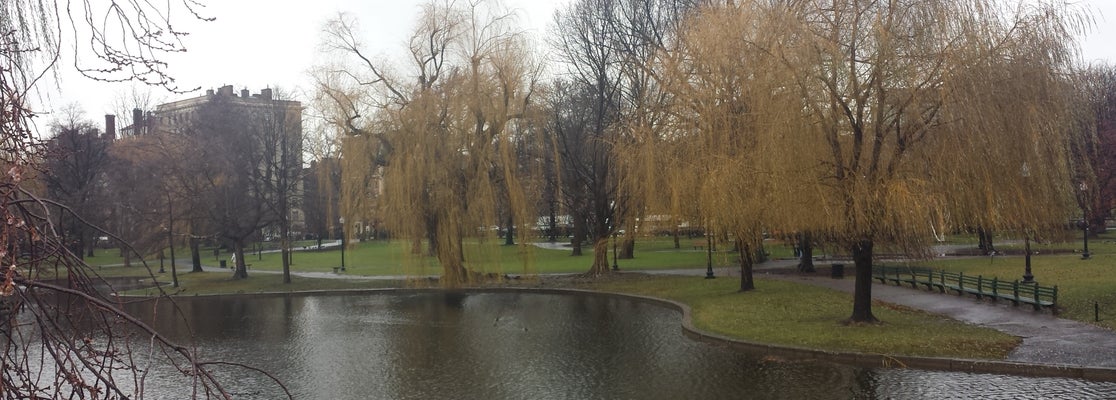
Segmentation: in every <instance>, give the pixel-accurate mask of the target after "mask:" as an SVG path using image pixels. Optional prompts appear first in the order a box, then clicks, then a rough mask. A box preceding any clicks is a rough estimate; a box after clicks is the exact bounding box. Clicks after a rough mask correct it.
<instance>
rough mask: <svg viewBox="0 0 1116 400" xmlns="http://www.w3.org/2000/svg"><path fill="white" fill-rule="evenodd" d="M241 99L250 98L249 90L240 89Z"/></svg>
mask: <svg viewBox="0 0 1116 400" xmlns="http://www.w3.org/2000/svg"><path fill="white" fill-rule="evenodd" d="M240 97H243V98H246V99H247V98H248V89H240Z"/></svg>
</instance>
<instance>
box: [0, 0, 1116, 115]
mask: <svg viewBox="0 0 1116 400" xmlns="http://www.w3.org/2000/svg"><path fill="white" fill-rule="evenodd" d="M0 1H2V0H0ZM569 1H571V0H505V4H507V5H508V6H509V7H512V8H515V9H519V10H521V12H522V16H523V21H522V22H523V25H524V26H525V27H526V28H527V29H529V30H531V31H533V32H535V33H536V34H539V35H543V34H545V30H546V26H547V25H548V24H549V23H550V21H551V20H552V15H553V12H554V10H555V9H556V8H557V7H558V6H559V5H564V4H567V3H569ZM204 2H205V3H206V4H207V7H206V9H205V10H204V11H203V14H205V15H206V16H214V17H216V18H217V20H216V21H214V22H208V23H203V22H198V21H183V19H182V18H180V19H179V21H177V24H178V25H176V26H175V28H176V29H178V30H186V31H188V32H190V33H191V34H190V36H189V37H187V39H186V43H185V44H186V46H187V48H188V52H187V53H184V54H179V55H175V57H173V58H170V59H168V60H167V61H169V62H170V67H169V70H168V71H169V72H170V73H171V74H172V75H173V76H174V77H175V78H176V79H177V80H178V83H179V86H180V87H181V88H194V87H200V88H201V89H200V90H199V91H198V92H194V93H190V94H186V95H175V94H170V93H163V92H162V91H158V92H153V97H154V99H155V100H156V102H157V103H158V102H165V101H172V100H177V99H182V98H188V97H193V96H197V95H200V94H201V93H204V91H205V89H215V88H217V87H219V86H223V85H226V84H228V85H233V86H234V88H235V89H236V90H237V91H239V90H240V89H243V88H248V89H249V90H251V91H252V92H253V93H258V92H259V90H260V89H262V88H265V87H281V88H285V89H292V90H295V91H296V97H303V96H301V95H299V94H298V93H297V91H298V90H308V89H309V88H310V84H309V82H310V80H309V79H308V78H307V74H308V70H309V69H310V67H311V66H313V65H314V64H315V60H316V59H318V58H319V52H318V43H319V42H320V39H321V34H320V31H321V27H322V25H323V24H324V23H325V21H326V20H328V19H329V18H331V17H333V16H336V15H337V13H338V12H342V11H344V12H349V13H352V14H353V15H354V16H356V17H357V18H358V21H359V24H360V27H361V30H362V31H363V32H364V33H365V34H366V35H365V38H366V43H367V44H368V45H369V47H371V48H373V51H374V52H375V53H382V54H385V55H391V54H394V53H396V52H399V51H402V49H403V46H404V42H405V39H406V38H407V36H408V34H409V33H410V32H411V30H412V27H413V23H414V20H415V18H416V16H417V15H418V11H419V5H420V4H422V3H423V2H424V1H423V0H386V1H385V0H206V1H204ZM1077 3H1079V4H1081V5H1082V6H1085V7H1089V8H1091V9H1094V10H1096V11H1097V12H1099V14H1100V16H1099V17H1097V21H1096V25H1097V26H1096V30H1095V31H1094V32H1093V33H1092V34H1090V35H1089V36H1087V37H1086V38H1085V41H1084V42H1083V45H1082V49H1083V56H1084V58H1085V60H1086V61H1094V60H1105V61H1107V62H1110V63H1116V0H1080V1H1078V2H1077ZM184 22H189V23H184ZM182 25H185V26H182ZM62 65H63V66H64V67H63V68H64V71H63V73H62V75H61V77H62V83H61V85H60V86H62V87H63V90H59V91H50V92H49V93H47V96H48V99H47V100H46V102H47V103H48V104H50V105H51V106H52V107H54V108H57V107H61V106H62V105H64V104H69V103H75V102H76V103H78V104H79V105H81V106H82V108H83V109H84V110H85V112H86V116H87V117H88V118H89V119H91V120H93V121H98V122H99V121H102V120H101V118H102V117H101V116H102V115H103V114H106V113H111V112H113V111H114V110H112V103H113V101H114V99H115V98H117V97H119V96H122V93H125V92H127V91H129V86H128V84H120V83H117V84H105V83H98V82H93V81H90V80H89V79H85V78H83V77H81V76H79V75H77V74H76V73H75V72H73V71H72V69H73V68H72V67H66V66H69V65H71V64H67V63H63V64H62ZM302 100H305V98H304V97H303V98H302ZM50 119H51V117H50V116H47V117H46V118H45V119H44V120H50ZM44 120H40V123H42V122H43V121H44ZM126 124H127V122H124V125H126ZM120 126H123V125H120Z"/></svg>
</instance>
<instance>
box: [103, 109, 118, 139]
mask: <svg viewBox="0 0 1116 400" xmlns="http://www.w3.org/2000/svg"><path fill="white" fill-rule="evenodd" d="M105 136H106V137H108V139H109V141H113V140H116V116H115V115H112V114H105Z"/></svg>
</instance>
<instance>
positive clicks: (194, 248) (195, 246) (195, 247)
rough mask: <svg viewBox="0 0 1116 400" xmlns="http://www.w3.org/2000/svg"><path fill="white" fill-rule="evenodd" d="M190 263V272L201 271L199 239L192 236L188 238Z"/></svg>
mask: <svg viewBox="0 0 1116 400" xmlns="http://www.w3.org/2000/svg"><path fill="white" fill-rule="evenodd" d="M190 263H191V264H193V269H191V270H190V272H202V264H201V241H199V240H198V238H194V237H191V238H190Z"/></svg>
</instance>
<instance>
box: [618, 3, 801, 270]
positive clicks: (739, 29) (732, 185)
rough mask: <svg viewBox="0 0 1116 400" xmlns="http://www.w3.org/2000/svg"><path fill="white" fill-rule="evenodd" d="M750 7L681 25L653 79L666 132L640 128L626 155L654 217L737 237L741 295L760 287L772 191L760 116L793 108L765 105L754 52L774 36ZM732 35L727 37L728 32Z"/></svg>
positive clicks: (712, 10)
mask: <svg viewBox="0 0 1116 400" xmlns="http://www.w3.org/2000/svg"><path fill="white" fill-rule="evenodd" d="M747 12H748V10H746V9H743V8H722V7H706V8H703V9H701V10H700V11H698V12H696V13H693V14H692V15H691V16H690V17H689V18H688V19H686V21H685V22H684V23H683V24H682V27H681V29H680V30H679V32H678V34H677V36H676V37H677V40H676V41H675V42H674V43H671V44H670V45H671V48H670V49H669V51H663V52H661V53H660V54H658V57H657V59H656V61H657V62H656V65H655V69H654V72H653V73H652V74H653V75H654V76H656V77H657V81H658V84H659V86H660V87H661V88H662V90H663V91H664V93H665V95H664V96H662V97H661V98H663V99H666V100H667V101H666V102H665V104H664V105H665V106H666V107H665V108H666V112H665V114H666V115H667V116H666V117H664V118H662V121H663V124H662V125H663V127H662V128H661V129H656V130H651V129H643V130H635V131H634V132H635V133H636V135H637V139H636V140H634V141H633V142H632V143H633V144H634V145H633V146H632V147H631V148H625V149H624V150H623V151H622V154H625V155H627V156H626V157H624V166H625V171H626V175H628V176H634V177H637V178H635V179H629V180H628V182H630V183H632V184H633V185H632V188H631V189H632V190H636V191H641V194H642V195H641V197H642V198H644V199H646V201H645V202H646V203H647V204H648V205H649V206H650V207H651V208H653V209H657V210H669V212H670V214H671V215H672V216H680V217H683V218H686V219H690V220H691V221H694V222H700V223H701V225H702V227H703V228H704V229H705V233H706V235H714V234H717V235H721V236H731V237H732V240H733V241H734V242H735V247H736V249H737V251H738V252H739V253H740V254H739V257H738V259H739V262H740V267H741V275H740V276H741V281H740V290H741V291H747V290H751V289H753V288H754V287H755V286H754V281H753V279H752V264H753V263H754V262H755V257H754V256H755V254H756V251H758V250H759V246H760V244H761V241H762V238H763V237H762V233H763V231H764V228H765V226H764V219H765V214H766V211H765V210H766V209H767V208H768V207H769V205H770V202H769V201H768V199H767V197H768V194H769V192H770V190H769V189H768V188H766V187H765V185H767V184H769V183H770V181H769V180H764V179H759V178H758V177H757V174H759V173H761V171H760V166H761V164H759V161H760V159H759V157H758V156H757V151H758V150H759V149H758V148H757V145H758V138H757V135H759V134H761V132H762V127H760V126H757V125H756V123H755V119H754V114H755V113H759V112H770V113H776V112H778V111H780V110H785V109H787V108H786V107H783V106H784V105H785V104H782V103H778V102H776V101H775V100H776V99H774V98H766V99H763V100H762V101H758V100H757V99H758V98H759V96H758V95H756V94H755V92H756V91H763V88H764V87H765V86H764V85H766V84H767V83H768V82H770V81H771V80H770V79H765V78H766V76H765V74H767V72H766V71H765V70H763V69H762V68H760V67H761V66H759V65H757V61H756V57H754V54H753V53H752V52H750V51H749V50H750V44H751V43H752V42H754V41H756V40H759V39H760V37H762V36H764V35H769V34H772V32H773V31H772V30H771V29H769V28H768V27H760V26H758V25H756V24H742V23H741V22H748V21H747V19H748V18H749V16H748V15H747ZM729 26H731V27H734V29H725V27H729Z"/></svg>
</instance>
